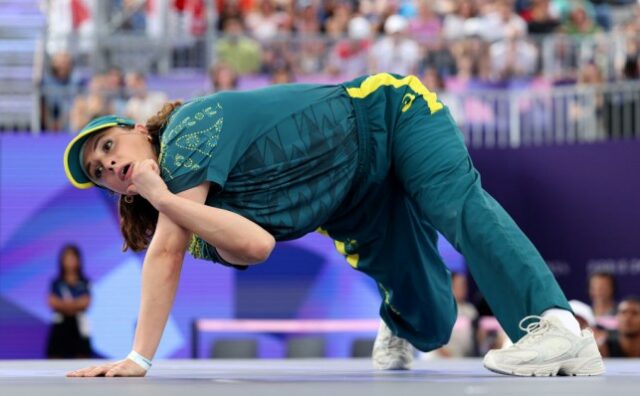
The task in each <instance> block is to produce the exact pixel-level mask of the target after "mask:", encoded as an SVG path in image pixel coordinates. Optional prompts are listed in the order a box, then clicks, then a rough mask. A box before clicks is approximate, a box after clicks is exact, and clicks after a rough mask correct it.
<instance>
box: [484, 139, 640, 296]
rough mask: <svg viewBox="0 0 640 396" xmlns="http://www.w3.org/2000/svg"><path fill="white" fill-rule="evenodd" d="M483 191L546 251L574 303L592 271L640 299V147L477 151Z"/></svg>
mask: <svg viewBox="0 0 640 396" xmlns="http://www.w3.org/2000/svg"><path fill="white" fill-rule="evenodd" d="M471 156H472V158H473V160H474V164H475V165H476V167H477V168H478V170H479V171H480V174H481V175H482V181H483V185H484V187H485V189H486V190H487V191H489V192H490V193H491V194H492V195H493V196H494V197H495V198H496V199H497V200H498V202H500V203H501V204H502V205H503V206H504V207H505V209H506V210H507V211H508V212H509V214H511V215H512V216H513V217H514V219H515V220H516V222H517V223H518V225H519V226H520V228H522V229H523V231H524V232H525V233H526V234H527V236H529V238H530V239H531V240H532V241H533V243H534V244H535V245H536V247H537V248H538V249H539V250H540V252H541V253H542V256H543V257H544V258H545V260H546V261H547V264H548V265H549V266H550V268H551V270H552V271H553V273H554V274H555V276H556V279H557V280H558V282H559V283H560V286H562V288H563V290H564V291H565V293H566V295H567V297H568V298H569V299H578V300H581V301H589V295H588V287H587V280H588V275H589V274H591V273H594V272H606V273H610V274H613V275H614V276H615V279H616V281H617V285H618V294H619V296H618V297H620V298H621V297H622V296H624V295H627V294H638V293H640V244H639V243H638V235H640V205H638V198H639V197H640V179H639V178H638V173H637V169H638V167H639V166H640V142H638V141H626V142H603V143H598V144H589V145H572V146H569V145H560V146H547V147H521V148H519V149H516V150H512V149H506V150H501V149H488V150H481V149H476V150H472V151H471Z"/></svg>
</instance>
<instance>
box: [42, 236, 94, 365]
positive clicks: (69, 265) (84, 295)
mask: <svg viewBox="0 0 640 396" xmlns="http://www.w3.org/2000/svg"><path fill="white" fill-rule="evenodd" d="M90 304H91V295H90V291H89V280H88V279H87V278H86V277H85V275H84V272H83V268H82V257H81V255H80V250H79V249H78V247H77V246H75V245H66V246H64V247H63V248H62V250H61V251H60V255H59V256H58V276H57V277H56V278H55V279H54V280H53V281H52V282H51V291H50V292H49V306H50V307H51V309H52V310H53V311H54V316H53V325H52V326H51V328H50V331H49V338H48V341H47V357H48V358H49V359H60V358H66V359H70V358H90V357H91V356H92V352H91V341H90V339H89V327H88V322H87V318H86V316H85V312H86V311H87V309H88V308H89V305H90Z"/></svg>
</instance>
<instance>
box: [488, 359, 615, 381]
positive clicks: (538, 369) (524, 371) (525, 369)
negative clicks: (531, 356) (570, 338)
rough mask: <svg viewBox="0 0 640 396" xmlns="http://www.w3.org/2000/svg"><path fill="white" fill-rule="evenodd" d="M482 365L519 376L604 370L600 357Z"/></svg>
mask: <svg viewBox="0 0 640 396" xmlns="http://www.w3.org/2000/svg"><path fill="white" fill-rule="evenodd" d="M484 367H486V368H487V369H488V370H491V371H493V372H494V373H498V374H506V375H515V376H519V377H555V376H559V375H562V376H585V377H587V376H594V375H601V374H604V372H605V371H606V370H605V368H604V363H603V362H602V358H600V357H598V358H591V359H588V360H587V359H584V358H582V359H580V358H578V359H568V360H563V361H561V362H554V363H549V364H546V365H530V366H527V365H518V366H502V367H498V366H497V365H493V366H492V365H491V363H487V362H486V361H485V362H484Z"/></svg>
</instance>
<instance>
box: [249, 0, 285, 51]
mask: <svg viewBox="0 0 640 396" xmlns="http://www.w3.org/2000/svg"><path fill="white" fill-rule="evenodd" d="M257 3H258V4H257V7H256V9H254V10H253V11H251V12H249V14H248V15H247V17H246V19H245V22H246V24H247V30H248V32H249V33H250V34H251V35H252V36H253V37H254V38H256V39H258V40H259V41H265V40H269V39H272V38H274V37H275V36H276V35H277V34H278V27H279V25H280V23H281V20H282V19H283V15H281V13H280V12H277V10H276V8H275V4H274V0H260V1H258V2H257Z"/></svg>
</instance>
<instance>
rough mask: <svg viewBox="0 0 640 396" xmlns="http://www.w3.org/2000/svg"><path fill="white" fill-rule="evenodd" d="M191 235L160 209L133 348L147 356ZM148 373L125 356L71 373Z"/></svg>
mask: <svg viewBox="0 0 640 396" xmlns="http://www.w3.org/2000/svg"><path fill="white" fill-rule="evenodd" d="M194 190H195V189H192V190H187V191H184V192H182V193H181V194H180V195H181V196H183V197H185V199H197V198H198V197H199V196H198V195H197V193H196V191H194ZM190 238H191V232H190V231H188V230H186V229H185V228H183V227H180V226H179V225H177V224H175V223H174V222H173V221H171V219H169V218H168V217H167V216H165V215H164V214H162V213H160V215H159V216H158V223H157V225H156V231H155V233H154V235H153V238H152V240H151V244H150V245H149V249H148V250H147V253H146V255H145V258H144V263H143V266H142V290H141V298H140V310H139V311H138V322H137V325H136V332H135V338H134V342H133V350H134V351H136V352H138V353H139V354H141V355H142V356H144V357H146V358H148V359H152V358H153V356H154V355H155V353H156V350H157V348H158V344H159V343H160V338H161V337H162V333H163V331H164V327H165V325H166V323H167V319H168V318H169V312H170V311H171V307H172V305H173V301H174V299H175V295H176V290H177V288H178V281H179V279H180V272H181V270H182V262H183V259H184V253H185V251H186V248H187V245H188V243H189V240H190ZM145 373H146V372H145V370H143V369H142V368H141V367H139V366H138V365H137V364H136V363H134V362H133V361H131V360H128V359H124V360H121V361H119V362H116V363H109V364H104V365H101V366H97V367H88V368H85V369H81V370H77V371H74V372H71V373H69V374H68V376H71V377H96V376H103V375H106V376H143V375H145Z"/></svg>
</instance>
